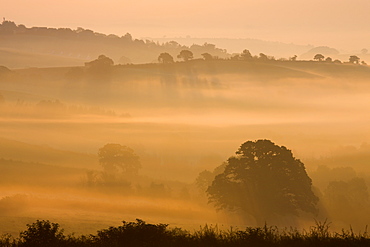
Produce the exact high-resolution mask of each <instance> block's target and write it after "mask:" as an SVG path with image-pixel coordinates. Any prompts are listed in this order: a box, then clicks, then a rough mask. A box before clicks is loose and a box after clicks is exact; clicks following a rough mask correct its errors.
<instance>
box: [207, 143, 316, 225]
mask: <svg viewBox="0 0 370 247" xmlns="http://www.w3.org/2000/svg"><path fill="white" fill-rule="evenodd" d="M311 185H312V182H311V179H310V178H309V177H308V175H307V173H306V170H305V167H304V164H303V163H302V162H301V161H300V160H298V159H296V158H294V157H293V154H292V152H291V151H290V150H288V149H287V148H286V147H284V146H278V145H275V144H274V143H273V142H271V141H269V140H258V141H255V142H252V141H248V142H245V143H243V144H242V145H241V146H240V148H239V150H238V151H237V152H236V156H233V157H230V158H229V159H228V161H227V165H226V167H225V170H224V172H223V173H221V174H219V175H217V176H216V177H215V179H214V181H213V183H212V185H211V186H209V187H208V190H207V194H208V198H209V201H210V202H211V203H213V204H214V205H215V206H216V208H217V209H226V210H240V211H242V212H244V213H246V214H248V215H251V216H253V217H254V218H255V219H256V222H257V223H258V224H263V223H264V222H265V220H268V219H273V218H274V217H275V216H276V215H289V214H291V215H297V214H298V212H299V211H300V210H301V211H306V212H311V213H316V211H317V209H316V204H317V202H318V198H317V197H316V196H315V195H314V193H313V192H312V189H311Z"/></svg>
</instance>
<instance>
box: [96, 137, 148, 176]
mask: <svg viewBox="0 0 370 247" xmlns="http://www.w3.org/2000/svg"><path fill="white" fill-rule="evenodd" d="M98 156H99V163H100V165H101V166H103V168H104V170H105V172H107V173H108V174H115V173H117V172H119V170H120V169H121V170H122V172H123V173H126V174H137V173H138V171H139V169H140V167H141V164H140V161H139V156H137V155H136V154H135V152H134V150H132V149H131V148H129V147H127V146H122V145H120V144H115V143H110V144H106V145H105V146H104V147H102V148H100V149H99V152H98Z"/></svg>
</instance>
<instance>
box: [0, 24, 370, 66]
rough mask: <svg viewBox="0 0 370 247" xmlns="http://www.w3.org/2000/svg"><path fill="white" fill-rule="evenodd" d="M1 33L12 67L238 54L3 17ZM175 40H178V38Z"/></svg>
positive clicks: (2, 58) (308, 51) (324, 51)
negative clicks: (101, 57)
mask: <svg viewBox="0 0 370 247" xmlns="http://www.w3.org/2000/svg"><path fill="white" fill-rule="evenodd" d="M0 37H1V39H0V65H4V66H7V67H10V68H25V67H60V66H79V65H81V64H83V63H84V62H88V61H90V60H92V59H94V58H96V57H98V56H99V55H101V54H104V55H105V56H107V57H110V58H111V59H112V60H113V61H114V63H115V64H130V63H134V64H142V63H153V62H158V55H159V54H161V53H168V54H170V55H171V56H172V57H174V58H175V60H176V56H177V55H178V54H179V53H180V52H181V51H182V50H189V51H191V52H192V54H193V56H194V58H203V56H202V54H210V55H211V56H212V57H213V58H218V59H232V58H235V57H236V56H237V55H238V53H229V52H227V50H226V49H224V48H220V47H217V46H216V45H215V44H211V43H207V42H204V43H203V44H196V43H193V44H191V45H188V46H186V45H182V44H180V43H178V42H177V41H174V40H167V39H157V40H158V41H153V40H151V39H136V38H133V37H132V35H131V34H130V33H126V34H125V35H123V36H118V35H115V34H109V35H106V34H102V33H97V32H94V31H92V30H89V29H84V28H82V27H78V28H77V29H75V30H72V29H70V28H48V27H31V28H28V27H26V26H25V25H22V24H19V25H17V24H16V23H15V22H13V21H7V20H5V21H3V22H2V24H0ZM179 40H180V41H182V39H179ZM159 41H161V43H160V42H159ZM194 41H199V42H203V41H204V40H202V39H198V40H197V39H194ZM215 41H216V40H215ZM236 43H237V46H238V47H240V48H241V49H240V53H239V54H242V51H243V50H245V49H249V50H250V51H253V52H255V53H257V54H256V55H254V56H256V57H261V59H264V58H270V59H271V58H273V59H276V60H279V59H280V60H289V59H300V60H312V59H313V58H314V56H315V55H317V54H321V55H323V56H324V57H325V59H328V61H336V60H337V61H343V62H345V61H348V58H349V57H350V56H351V55H354V56H357V57H361V60H362V61H368V60H370V54H369V53H368V50H367V49H366V48H364V49H362V50H361V51H358V52H357V53H356V54H340V52H339V51H338V50H336V49H334V48H329V47H326V46H319V47H312V46H294V45H290V46H289V45H284V44H276V43H271V42H270V43H268V42H262V41H253V42H251V41H250V40H246V41H245V45H244V46H243V44H242V43H243V41H240V40H239V41H238V42H236ZM221 44H222V42H221ZM247 46H252V47H250V48H249V47H247ZM274 49H275V50H280V49H284V50H289V49H290V50H291V51H292V52H293V53H292V54H290V55H289V56H286V58H284V57H281V54H282V53H280V52H274ZM261 52H264V53H261ZM266 52H271V53H276V54H278V56H279V55H280V57H278V58H275V57H274V56H270V55H269V54H266ZM294 53H295V54H294ZM284 54H287V52H285V53H284Z"/></svg>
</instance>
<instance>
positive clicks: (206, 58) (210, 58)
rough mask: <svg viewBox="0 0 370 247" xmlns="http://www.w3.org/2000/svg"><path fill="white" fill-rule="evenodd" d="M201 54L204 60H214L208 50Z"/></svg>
mask: <svg viewBox="0 0 370 247" xmlns="http://www.w3.org/2000/svg"><path fill="white" fill-rule="evenodd" d="M201 55H202V56H203V58H204V60H212V59H213V56H212V55H211V54H209V53H208V52H206V53H202V54H201Z"/></svg>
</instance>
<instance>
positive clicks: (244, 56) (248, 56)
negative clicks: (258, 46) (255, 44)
mask: <svg viewBox="0 0 370 247" xmlns="http://www.w3.org/2000/svg"><path fill="white" fill-rule="evenodd" d="M240 57H241V59H242V60H250V59H252V58H253V56H252V54H251V53H250V51H249V50H247V49H244V50H243V52H242V53H241V54H240Z"/></svg>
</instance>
